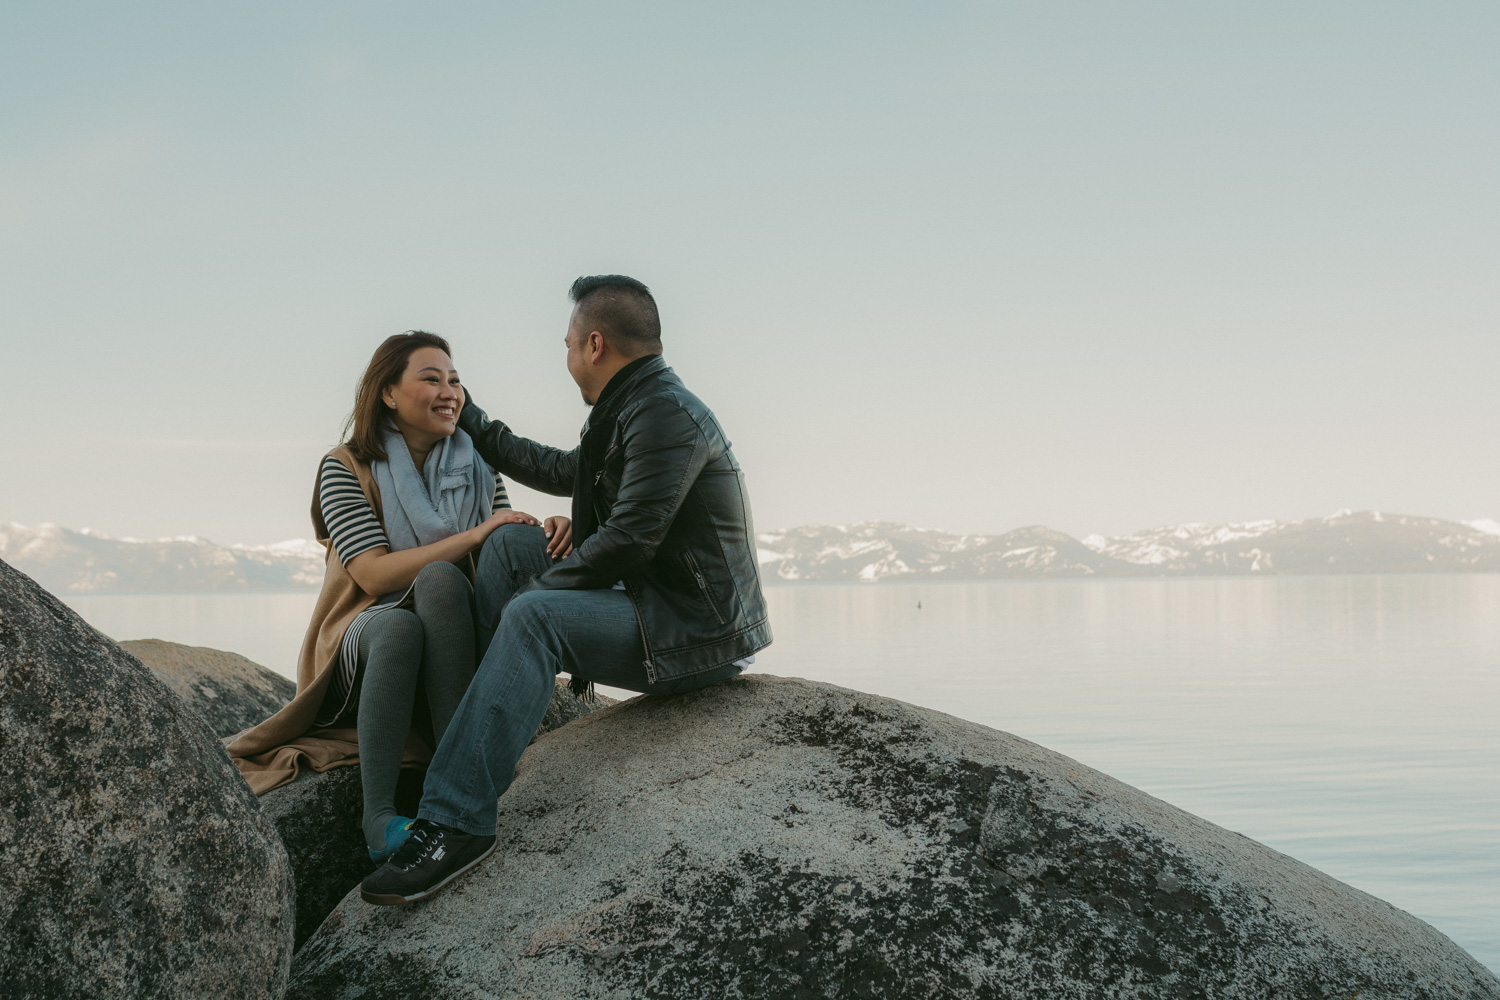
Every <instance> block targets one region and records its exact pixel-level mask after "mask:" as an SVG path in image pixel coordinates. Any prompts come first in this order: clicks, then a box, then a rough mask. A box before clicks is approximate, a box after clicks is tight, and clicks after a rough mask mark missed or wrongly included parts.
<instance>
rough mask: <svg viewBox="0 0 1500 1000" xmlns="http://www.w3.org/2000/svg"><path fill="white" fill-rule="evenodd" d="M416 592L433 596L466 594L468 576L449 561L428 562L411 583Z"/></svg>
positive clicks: (467, 590) (467, 591)
mask: <svg viewBox="0 0 1500 1000" xmlns="http://www.w3.org/2000/svg"><path fill="white" fill-rule="evenodd" d="M412 586H414V587H415V588H416V591H417V593H418V594H423V595H430V596H433V597H449V596H465V597H467V596H468V593H469V578H468V577H466V576H464V571H463V570H461V569H459V568H458V567H457V566H455V565H453V564H452V563H451V562H443V561H442V560H439V561H438V562H434V563H428V564H427V565H426V566H423V567H422V571H421V572H420V573H418V574H417V579H416V581H415V582H414V583H413V584H412Z"/></svg>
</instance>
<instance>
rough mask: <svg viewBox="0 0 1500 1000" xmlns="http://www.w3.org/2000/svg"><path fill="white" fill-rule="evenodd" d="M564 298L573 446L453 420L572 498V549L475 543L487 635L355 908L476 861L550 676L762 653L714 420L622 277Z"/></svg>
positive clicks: (733, 483) (685, 672) (659, 676)
mask: <svg viewBox="0 0 1500 1000" xmlns="http://www.w3.org/2000/svg"><path fill="white" fill-rule="evenodd" d="M569 294H570V296H571V298H572V300H573V302H574V306H573V314H572V318H571V319H570V320H569V322H568V332H567V336H566V338H565V339H564V344H565V345H566V346H567V349H568V373H569V374H570V375H572V376H573V380H574V381H575V382H577V383H578V388H579V391H580V392H582V394H583V399H584V402H586V403H588V404H589V405H590V406H592V407H593V410H592V411H591V412H590V414H589V418H588V420H587V421H586V422H585V423H584V426H583V433H582V437H581V440H580V441H579V444H578V447H576V448H574V449H573V450H572V451H562V450H560V449H557V448H550V447H547V446H546V445H541V444H537V443H536V442H535V441H530V440H527V439H526V438H523V437H518V436H517V435H515V434H514V433H512V431H511V429H510V428H509V427H507V426H506V425H505V424H504V423H501V422H500V421H498V420H490V419H489V418H488V417H487V416H486V415H485V413H484V412H483V411H482V410H480V409H479V408H478V407H477V406H475V405H473V401H472V400H469V402H468V404H467V405H466V406H465V407H464V409H463V411H462V413H461V414H460V417H459V426H461V427H462V428H463V429H464V430H465V431H467V432H468V433H469V435H470V437H472V438H473V439H474V443H475V446H476V447H477V448H478V450H479V453H480V454H481V455H483V456H484V458H485V460H486V461H487V462H489V463H490V464H491V465H492V466H494V467H495V468H496V469H499V470H500V471H501V472H502V473H504V474H505V475H507V476H509V477H511V478H513V479H515V480H516V481H517V482H521V483H524V484H525V485H527V486H530V487H532V488H533V489H538V490H542V491H544V492H547V493H553V494H556V495H559V496H567V495H571V496H572V498H573V525H572V539H571V540H572V541H573V543H574V544H575V545H576V548H574V550H573V551H572V553H571V554H570V555H567V556H566V557H565V558H563V559H561V561H557V562H554V561H553V560H552V559H551V558H550V555H549V551H548V550H549V545H548V543H547V542H546V540H545V539H544V538H543V537H542V532H541V529H539V528H534V527H530V526H525V525H506V526H503V527H502V528H501V529H499V530H497V531H496V532H495V533H494V534H492V535H491V536H490V538H489V540H488V541H487V542H486V544H485V547H484V550H483V552H482V553H481V555H480V560H479V566H478V571H477V575H476V580H475V589H476V600H477V602H478V605H479V621H480V627H481V629H494V639H493V641H491V642H490V644H489V647H488V650H487V651H486V653H485V655H484V659H483V661H482V662H481V663H480V665H479V669H478V671H477V673H476V674H475V676H474V681H473V683H472V684H471V685H470V686H469V689H468V692H467V693H466V694H465V695H464V698H463V702H462V703H461V704H460V705H459V707H458V713H457V714H456V715H455V716H454V718H453V721H452V722H451V723H450V724H449V726H448V731H447V734H446V735H445V736H444V737H443V741H442V745H441V746H439V747H438V750H437V754H436V755H435V756H434V757H433V759H432V764H431V766H430V767H429V768H428V770H427V779H426V785H425V790H424V793H423V796H422V805H421V808H420V810H419V811H418V818H417V819H416V820H415V821H414V822H413V824H412V828H411V835H410V836H409V837H408V839H407V840H406V842H405V843H404V844H403V845H402V846H401V847H400V849H398V850H397V852H396V853H395V855H393V856H392V858H391V859H390V861H388V862H387V863H386V864H385V865H384V866H383V867H382V868H380V869H379V870H378V871H376V872H375V873H374V874H372V875H371V876H370V877H369V878H367V879H365V880H364V883H363V885H362V886H361V894H362V895H363V896H364V898H365V899H366V900H368V901H370V902H372V903H376V904H381V905H396V904H400V903H408V902H411V901H412V900H415V899H421V898H422V897H423V896H427V895H429V894H431V893H433V892H436V891H437V890H439V889H441V888H442V887H443V886H445V885H447V884H448V883H450V882H451V881H453V880H454V879H455V878H457V877H459V876H460V875H462V874H463V873H464V872H466V871H468V870H469V869H470V868H472V867H473V866H474V865H476V864H478V863H479V862H480V861H481V860H483V859H484V858H485V857H486V856H487V855H488V854H489V853H490V852H491V851H492V850H494V845H495V822H496V812H497V807H496V800H497V799H498V798H499V797H500V794H501V793H502V792H504V791H505V789H506V788H507V787H509V785H510V782H511V778H512V776H513V774H514V771H515V766H516V761H517V760H518V759H519V758H520V756H521V751H522V750H524V749H525V748H526V744H527V743H528V741H529V740H530V739H531V736H532V734H533V733H535V732H536V728H537V725H538V724H539V723H540V722H541V719H542V716H543V714H544V713H545V712H546V710H547V705H548V704H549V702H550V701H551V698H552V691H553V686H554V683H555V680H556V677H557V674H558V673H560V672H566V673H569V674H571V675H572V677H573V684H574V685H575V689H577V688H578V687H579V686H581V685H583V684H587V683H592V682H595V681H597V682H599V683H601V684H608V685H611V686H613V687H621V688H626V689H628V690H631V691H642V692H645V693H648V694H675V693H679V692H683V691H692V690H696V689H698V688H701V687H706V686H708V685H710V684H715V683H718V682H719V681H722V680H725V679H727V678H730V677H733V676H735V675H737V674H738V673H739V672H740V671H741V670H743V669H744V667H745V666H746V665H748V663H749V662H750V661H751V660H753V659H754V654H755V653H756V652H757V651H758V650H761V649H763V648H765V647H766V646H767V645H769V644H770V642H771V629H770V625H769V624H768V623H767V620H766V606H765V600H764V598H763V596H762V595H761V589H760V570H759V567H758V565H757V563H756V556H755V530H754V528H753V527H752V526H751V520H750V504H749V500H748V498H747V497H746V495H745V481H744V476H743V474H742V473H741V471H740V467H739V464H738V463H737V462H736V461H735V458H734V453H733V452H732V451H730V449H729V440H728V439H727V438H726V437H725V436H724V431H723V429H722V428H721V427H720V426H719V422H718V420H716V419H715V418H714V415H713V413H712V412H711V411H710V410H709V409H708V407H706V406H704V405H703V402H702V401H701V400H699V399H698V397H697V396H694V395H693V394H692V393H690V392H688V390H687V388H686V387H685V386H684V385H683V384H682V381H681V380H680V379H678V377H677V376H676V375H675V374H674V373H673V372H672V369H671V368H669V367H667V364H666V362H665V361H664V360H663V359H662V356H661V320H660V318H659V315H658V313H657V308H656V300H655V299H653V298H652V296H651V292H650V290H649V289H648V288H647V287H646V286H645V285H643V284H641V283H640V282H639V281H636V280H635V279H634V278H627V277H624V276H623V275H600V276H596V277H591V278H579V279H578V280H577V281H575V282H574V283H573V287H572V289H571V291H570V292H569ZM512 528H519V529H523V530H519V531H513V530H510V529H512ZM559 541H560V540H559V539H554V541H553V543H552V544H551V546H550V548H551V549H552V550H554V551H553V553H552V554H560V553H561V551H563V547H562V546H561V545H559V544H558V543H559ZM502 609H503V612H504V613H503V614H501V611H502Z"/></svg>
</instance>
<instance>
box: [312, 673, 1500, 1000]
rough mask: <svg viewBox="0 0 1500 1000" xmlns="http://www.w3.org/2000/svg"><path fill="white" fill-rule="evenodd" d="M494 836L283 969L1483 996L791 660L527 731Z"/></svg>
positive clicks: (695, 991) (463, 981) (954, 723)
mask: <svg viewBox="0 0 1500 1000" xmlns="http://www.w3.org/2000/svg"><path fill="white" fill-rule="evenodd" d="M499 838H500V845H499V849H498V850H497V851H496V853H495V854H494V855H492V856H491V857H490V859H488V860H487V861H486V862H485V863H484V864H482V865H481V866H480V867H479V868H478V869H476V871H475V872H473V873H472V874H471V875H469V876H467V877H466V878H465V879H463V880H462V881H460V882H458V883H456V884H455V885H454V886H453V887H452V888H450V889H448V890H446V891H445V892H443V893H440V894H439V895H437V896H435V897H433V898H432V899H431V900H428V901H425V902H423V903H419V904H414V905H412V906H408V907H400V908H378V907H371V906H369V905H367V904H365V903H364V902H362V901H361V900H360V899H359V898H358V895H357V894H351V895H350V896H349V897H347V898H345V899H344V901H343V902H342V903H340V905H339V907H338V908H337V909H336V910H335V911H334V912H333V914H332V915H331V916H330V917H329V920H328V922H327V924H326V925H325V926H324V927H323V929H322V930H321V931H320V932H319V933H318V934H317V935H316V936H314V937H313V938H312V940H310V941H309V942H308V943H307V944H306V945H305V946H304V947H303V948H302V950H301V951H300V952H299V953H298V955H297V958H296V961H295V964H294V969H293V979H292V983H291V986H290V987H289V991H288V996H289V997H292V998H314V997H316V998H319V1000H339V998H345V997H348V998H352V997H356V996H375V995H378V996H381V997H406V996H411V997H417V996H422V997H432V998H444V997H455V998H456V997H470V996H484V995H496V996H527V997H534V998H544V997H558V998H563V997H611V996H619V997H653V998H684V1000H685V998H697V997H705V996H714V997H746V998H751V997H894V996H942V997H1036V998H1049V1000H1050V998H1054V997H1065V996H1081V997H1082V996H1112V997H1178V996H1180V997H1214V998H1219V997H1228V998H1234V997H1246V998H1249V997H1257V998H1259V997H1272V996H1274V997H1289V998H1296V1000H1300V998H1313V997H1317V998H1323V997H1331V996H1353V995H1360V996H1363V997H1411V998H1437V997H1445V998H1448V997H1458V996H1462V997H1486V998H1496V997H1500V981H1497V980H1496V979H1495V977H1494V976H1493V975H1491V974H1490V973H1489V972H1488V971H1487V970H1485V969H1484V968H1483V967H1482V966H1480V965H1479V963H1477V962H1476V961H1474V959H1472V958H1471V957H1470V956H1468V955H1467V954H1466V953H1464V952H1463V951H1462V950H1461V949H1460V948H1458V947H1457V946H1456V945H1454V944H1453V943H1452V942H1451V941H1449V940H1448V939H1447V938H1445V937H1444V936H1443V935H1442V934H1440V933H1438V932H1437V931H1436V930H1434V929H1433V928H1432V927H1430V926H1428V925H1427V924H1425V923H1423V922H1422V921H1420V920H1417V919H1416V918H1414V917H1412V916H1410V915H1409V914H1406V913H1403V912H1401V911H1400V910H1397V909H1395V908H1394V907H1391V906H1390V905H1388V904H1386V903H1384V902H1382V901H1380V900H1378V899H1375V898H1374V897H1371V896H1369V895H1367V894H1365V893H1362V892H1359V891H1358V890H1356V889H1353V888H1351V887H1349V886H1347V885H1344V884H1342V883H1339V882H1337V881H1335V880H1334V879H1332V878H1329V877H1328V876H1326V875H1324V874H1322V873H1321V872H1318V871H1315V870H1314V869H1312V868H1309V867H1307V866H1306V865H1303V864H1300V863H1299V862H1297V861H1295V860H1293V859H1291V858H1288V857H1286V856H1285V855H1282V854H1279V853H1277V852H1275V851H1272V850H1270V849H1268V848H1266V847H1264V846H1262V845H1260V844H1258V843H1255V842H1254V841H1251V840H1249V839H1247V838H1245V837H1242V836H1240V835H1239V834H1235V833H1231V832H1230V831H1227V830H1224V829H1222V828H1220V827H1217V826H1215V825H1213V824H1212V823H1208V822H1207V821H1205V820H1202V819H1200V818H1198V817H1195V816H1192V815H1190V814H1188V813H1185V812H1183V811H1181V810H1179V809H1176V808H1174V807H1173V806H1170V805H1168V804H1167V803H1165V802H1162V801H1160V800H1158V799H1155V798H1153V797H1151V796H1149V795H1146V794H1145V793H1143V792H1141V791H1139V790H1137V789H1134V788H1131V787H1129V786H1127V785H1124V784H1122V783H1121V782H1118V781H1115V780H1114V779H1112V778H1109V777H1108V776H1106V775H1103V774H1100V773H1099V772H1097V771H1093V770H1091V769H1089V768H1087V767H1084V766H1083V765H1080V764H1078V763H1077V762H1075V761H1072V760H1070V759H1068V758H1066V757H1063V756H1061V755H1059V754H1055V753H1052V752H1050V751H1047V750H1045V749H1044V748H1042V747H1039V746H1036V745H1035V744H1032V743H1029V742H1027V741H1025V740H1022V739H1019V738H1017V737H1014V736H1010V735H1008V734H1005V733H1001V732H997V731H994V730H991V729H987V728H985V727H983V726H979V725H976V724H973V723H968V722H963V721H961V720H958V719H954V718H952V717H950V716H945V715H942V714H940V713H937V712H931V711H926V710H923V709H918V708H915V707H913V706H910V705H904V704H902V703H899V702H894V701H890V700H888V699H884V698H878V697H875V696H872V695H866V694H860V693H857V692H852V691H847V690H844V689H841V688H835V687H832V686H829V685H822V684H813V683H810V682H806V681H797V680H787V679H778V678H772V677H766V676H754V675H752V676H749V677H744V678H741V679H738V680H735V681H731V682H728V683H725V684H722V685H719V686H717V687H715V688H710V689H708V690H705V691H701V692H697V693H694V694H691V695H684V696H680V697H674V698H639V699H634V700H632V701H630V702H626V703H624V704H622V705H618V706H615V707H613V708H611V709H608V710H606V711H604V712H600V713H597V714H595V715H592V716H590V717H588V718H585V719H583V720H580V721H579V722H578V723H576V724H574V725H572V726H569V727H567V728H566V729H564V730H562V731H559V732H557V733H554V734H551V735H549V736H547V737H545V738H543V739H540V740H538V741H537V742H536V743H535V744H534V745H533V746H532V747H531V749H530V750H528V751H527V753H526V755H525V756H524V757H523V758H522V760H521V764H520V766H519V767H518V769H517V777H516V782H515V784H514V785H513V786H512V788H511V789H510V791H509V792H507V794H506V795H505V796H504V797H503V798H502V799H501V803H500V826H499ZM376 984H378V986H377V985H376ZM367 990H375V991H376V992H366V991H367Z"/></svg>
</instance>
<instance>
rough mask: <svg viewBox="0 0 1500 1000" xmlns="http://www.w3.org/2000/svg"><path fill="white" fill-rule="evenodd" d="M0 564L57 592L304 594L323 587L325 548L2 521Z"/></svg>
mask: <svg viewBox="0 0 1500 1000" xmlns="http://www.w3.org/2000/svg"><path fill="white" fill-rule="evenodd" d="M0 559H4V560H5V561H6V562H8V563H10V564H11V565H12V566H14V567H15V568H16V569H18V570H20V571H21V572H23V573H25V574H26V575H27V576H30V577H31V578H32V579H34V580H36V582H37V583H40V584H41V585H42V586H43V587H46V588H47V589H48V590H50V591H52V592H53V593H58V594H98V593H111V592H113V593H137V594H140V593H173V592H188V591H201V590H218V591H222V590H229V591H234V590H243V591H264V590H307V589H310V588H314V587H317V586H318V585H320V584H321V583H322V582H323V546H321V545H319V544H318V543H317V542H311V541H307V540H306V539H296V540H294V541H290V542H278V543H277V544H275V545H216V544H214V543H213V542H210V541H207V540H206V539H202V538H195V537H193V536H191V535H188V536H184V537H181V538H157V539H151V540H140V539H135V538H111V537H110V536H108V535H103V534H100V533H99V532H96V531H90V530H89V529H87V528H85V529H83V530H82V531H75V530H73V529H71V528H61V527H58V526H57V525H55V524H39V525H37V526H35V527H32V528H28V527H26V526H25V525H22V524H15V523H4V522H0Z"/></svg>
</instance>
